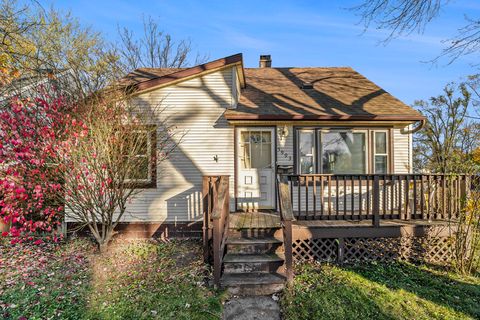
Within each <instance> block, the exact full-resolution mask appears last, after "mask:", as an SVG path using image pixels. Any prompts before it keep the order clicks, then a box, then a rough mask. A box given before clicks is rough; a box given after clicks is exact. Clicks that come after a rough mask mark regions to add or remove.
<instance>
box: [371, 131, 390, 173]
mask: <svg viewBox="0 0 480 320" xmlns="http://www.w3.org/2000/svg"><path fill="white" fill-rule="evenodd" d="M373 140H374V143H373V146H374V149H373V153H374V155H373V166H374V168H373V172H374V173H380V174H382V173H387V171H388V170H387V168H388V139H387V131H374V132H373Z"/></svg>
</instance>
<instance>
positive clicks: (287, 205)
mask: <svg viewBox="0 0 480 320" xmlns="http://www.w3.org/2000/svg"><path fill="white" fill-rule="evenodd" d="M277 181H278V193H279V194H278V200H279V202H280V215H281V216H282V220H285V221H293V220H295V217H294V216H293V206H292V199H291V198H290V187H289V186H288V177H287V176H284V175H281V176H279V177H278V179H277Z"/></svg>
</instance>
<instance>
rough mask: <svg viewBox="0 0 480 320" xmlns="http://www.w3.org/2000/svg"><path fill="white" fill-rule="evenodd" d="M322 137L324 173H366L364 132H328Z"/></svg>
mask: <svg viewBox="0 0 480 320" xmlns="http://www.w3.org/2000/svg"><path fill="white" fill-rule="evenodd" d="M321 137H322V138H321V139H322V141H321V145H322V151H321V152H322V154H321V157H322V172H323V173H334V174H354V173H357V174H360V173H365V168H366V165H365V142H366V139H365V134H364V133H359V132H326V133H323V134H322V135H321Z"/></svg>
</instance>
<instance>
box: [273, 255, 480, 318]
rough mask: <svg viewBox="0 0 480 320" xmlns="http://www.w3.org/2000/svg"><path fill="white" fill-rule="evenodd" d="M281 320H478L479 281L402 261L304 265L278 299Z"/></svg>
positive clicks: (479, 312)
mask: <svg viewBox="0 0 480 320" xmlns="http://www.w3.org/2000/svg"><path fill="white" fill-rule="evenodd" d="M281 302H282V309H283V313H284V318H285V319H292V320H293V319H356V320H360V319H480V278H477V277H461V276H458V275H455V274H452V273H448V272H446V271H441V270H435V269H432V268H428V267H424V266H415V265H411V264H406V263H395V264H390V265H384V264H370V265H358V266H351V267H343V268H341V267H336V266H331V265H316V264H304V265H301V266H298V268H297V270H296V277H295V280H294V284H293V285H292V286H291V287H289V288H288V289H287V290H286V291H285V294H284V295H283V298H282V301H281Z"/></svg>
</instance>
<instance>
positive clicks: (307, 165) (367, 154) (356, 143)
mask: <svg viewBox="0 0 480 320" xmlns="http://www.w3.org/2000/svg"><path fill="white" fill-rule="evenodd" d="M370 132H372V135H373V136H372V135H370ZM369 137H372V139H373V141H372V139H370V138H369ZM371 144H373V145H371ZM296 146H297V147H296V149H297V150H296V165H297V168H296V170H297V172H298V173H299V174H312V173H329V174H366V173H369V172H374V173H387V172H388V160H389V155H388V150H389V145H388V130H368V129H364V130H361V129H324V128H299V129H297V130H296ZM370 159H372V160H373V164H371V165H369V162H370ZM369 168H370V169H369ZM371 170H372V171H371Z"/></svg>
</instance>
